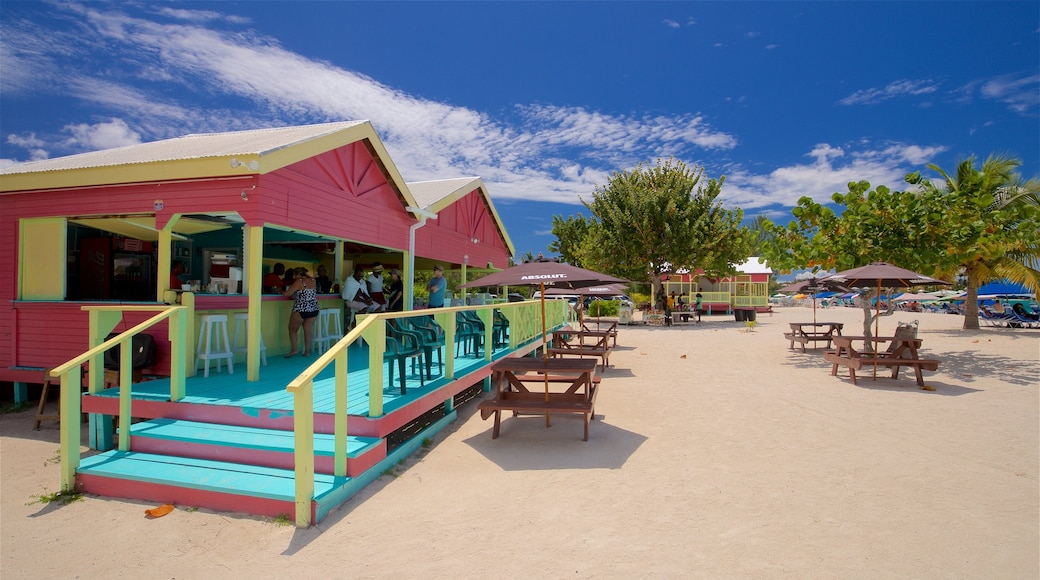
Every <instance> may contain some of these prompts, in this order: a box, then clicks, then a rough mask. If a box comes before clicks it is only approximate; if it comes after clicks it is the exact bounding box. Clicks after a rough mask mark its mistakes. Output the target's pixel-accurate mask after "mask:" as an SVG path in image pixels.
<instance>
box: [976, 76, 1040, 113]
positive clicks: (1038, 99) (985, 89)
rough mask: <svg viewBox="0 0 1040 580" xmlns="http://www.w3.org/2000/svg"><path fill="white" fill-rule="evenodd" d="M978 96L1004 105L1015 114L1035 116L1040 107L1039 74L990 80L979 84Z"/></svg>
mask: <svg viewBox="0 0 1040 580" xmlns="http://www.w3.org/2000/svg"><path fill="white" fill-rule="evenodd" d="M979 94H980V95H981V96H982V97H983V98H987V99H993V100H996V101H1000V102H1002V103H1004V104H1006V105H1007V106H1008V108H1009V109H1011V110H1012V111H1014V112H1016V113H1029V114H1032V115H1036V114H1037V112H1038V111H1037V109H1038V107H1040V74H1035V73H1034V74H1028V75H1025V76H1016V75H1004V76H1000V77H996V78H992V79H989V80H986V81H983V82H981V83H980V84H979Z"/></svg>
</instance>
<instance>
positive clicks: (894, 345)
mask: <svg viewBox="0 0 1040 580" xmlns="http://www.w3.org/2000/svg"><path fill="white" fill-rule="evenodd" d="M833 340H834V346H835V350H832V351H827V352H824V353H823V358H824V359H825V360H827V361H828V362H830V363H831V375H835V376H836V375H837V374H838V366H845V367H848V369H849V378H850V379H851V380H852V384H854V385H855V384H856V371H857V370H861V369H863V368H864V367H866V368H873V369H874V372H875V373H876V372H877V368H878V367H888V368H891V369H892V377H891V378H893V379H898V378H899V369H900V367H910V368H913V369H914V374H915V376H916V377H917V384H918V386H921V387H924V388H927V387H925V384H924V376H923V374H922V372H921V371H935V370H938V369H939V362H940V361H939V360H938V359H922V358H920V357H919V356H918V352H917V349H918V348H920V346H921V343H922V341H921V339H920V338H909V337H899V336H875V337H865V336H835V337H834V339H833ZM854 341H865V342H868V343H873V345H874V349H875V351H876V350H877V349H878V347H879V346H880V345H883V344H885V343H890V344H891V346H890V347H889V349H888V350H886V351H880V352H873V351H870V350H869V349H867V350H863V351H858V350H856V349H855V347H853V345H852V343H853V342H854Z"/></svg>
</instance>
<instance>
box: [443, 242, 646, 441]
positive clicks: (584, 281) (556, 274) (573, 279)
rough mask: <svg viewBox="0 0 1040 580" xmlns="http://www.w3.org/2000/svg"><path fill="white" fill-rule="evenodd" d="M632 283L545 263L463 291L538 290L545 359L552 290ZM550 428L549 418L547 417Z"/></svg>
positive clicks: (482, 281) (507, 272)
mask: <svg viewBox="0 0 1040 580" xmlns="http://www.w3.org/2000/svg"><path fill="white" fill-rule="evenodd" d="M626 283H628V280H622V279H621V278H615V277H613V276H608V275H606V274H601V273H599V272H594V271H592V270H586V269H584V268H579V267H577V266H572V265H570V264H565V263H563V262H557V261H555V260H548V259H541V260H534V261H531V262H525V263H523V264H519V265H516V266H513V267H512V268H506V269H505V270H502V271H501V272H495V273H494V274H488V275H487V276H484V277H483V278H477V279H476V280H473V281H471V282H467V283H466V284H463V285H462V287H463V288H485V287H488V286H538V288H539V291H540V295H541V300H542V356H543V358H548V357H549V351H548V348H547V345H546V339H545V332H546V329H545V292H546V288H550V289H559V288H563V289H567V290H578V289H581V288H589V287H593V286H606V285H609V284H626ZM545 399H546V400H549V376H548V374H546V376H545ZM545 421H546V424H547V425H548V422H549V415H548V414H546V416H545Z"/></svg>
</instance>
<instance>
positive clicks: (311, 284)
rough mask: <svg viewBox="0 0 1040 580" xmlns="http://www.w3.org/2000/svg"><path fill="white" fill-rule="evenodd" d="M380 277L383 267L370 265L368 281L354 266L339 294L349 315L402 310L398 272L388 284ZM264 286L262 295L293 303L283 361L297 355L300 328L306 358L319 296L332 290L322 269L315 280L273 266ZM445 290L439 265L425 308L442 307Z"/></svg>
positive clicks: (295, 270) (303, 272) (300, 271)
mask: <svg viewBox="0 0 1040 580" xmlns="http://www.w3.org/2000/svg"><path fill="white" fill-rule="evenodd" d="M383 273H384V268H383V265H382V264H381V263H379V262H376V263H375V264H373V265H372V268H371V270H370V273H369V275H368V277H367V278H366V277H365V270H364V268H362V267H361V266H355V268H354V273H353V274H352V275H351V276H350V277H349V278H347V279H346V280H345V281H344V282H343V291H342V296H343V301H344V303H345V304H346V307H347V308H348V309H350V311H351V312H352V313H354V314H362V313H371V312H401V311H402V310H404V282H402V281H401V271H400V270H398V269H397V268H392V269H391V270H390V280H389V282H388V283H387V282H386V281H385V280H384V278H383ZM286 282H288V283H286ZM263 286H264V290H265V291H275V292H281V293H282V295H283V296H285V297H287V298H292V299H293V307H292V314H290V316H289V345H290V349H289V353H288V354H286V355H285V358H290V357H293V356H295V355H296V354H297V353H298V340H299V337H298V334H299V331H300V328H303V340H304V343H303V356H309V355H310V350H311V345H312V344H313V339H314V321H315V320H316V319H317V317H318V311H319V310H320V307H319V305H318V294H328V293H330V292H332V291H333V289H334V288H335V285H334V284H333V282H332V280H331V279H330V278H329V276H328V272H327V271H326V269H325V266H324V265H321V266H318V269H317V276H313V277H312V276H311V275H310V273H309V272H308V271H307V269H306V268H291V269H289V271H288V272H286V271H285V266H284V265H283V264H280V263H279V264H275V265H274V268H273V269H272V271H271V273H269V274H267V276H265V277H264V282H263ZM447 287H448V281H447V280H445V279H444V269H443V268H442V267H441V266H439V265H437V266H434V267H433V278H432V279H431V280H430V283H429V284H428V285H427V288H426V289H427V291H428V292H429V300H428V303H427V307H429V308H439V307H442V306H444V295H445V292H446V290H447Z"/></svg>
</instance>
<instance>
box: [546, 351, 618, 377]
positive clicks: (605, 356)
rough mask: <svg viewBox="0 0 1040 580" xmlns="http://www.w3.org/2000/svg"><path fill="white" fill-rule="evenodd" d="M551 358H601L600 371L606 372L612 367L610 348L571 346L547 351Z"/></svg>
mask: <svg viewBox="0 0 1040 580" xmlns="http://www.w3.org/2000/svg"><path fill="white" fill-rule="evenodd" d="M546 352H548V353H549V356H551V357H557V356H576V357H578V358H585V357H594V356H595V357H599V358H600V364H599V369H600V370H601V371H602V370H606V368H607V366H608V365H610V348H597V347H595V346H591V345H579V344H575V345H570V346H565V347H560V348H549V349H546Z"/></svg>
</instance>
